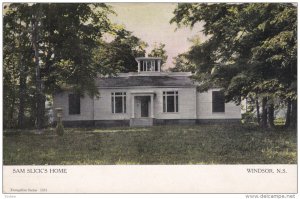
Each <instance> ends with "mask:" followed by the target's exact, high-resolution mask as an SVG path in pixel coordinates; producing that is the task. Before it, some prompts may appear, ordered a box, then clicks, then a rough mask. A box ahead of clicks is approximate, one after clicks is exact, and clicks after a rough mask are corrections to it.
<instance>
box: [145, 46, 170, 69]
mask: <svg viewBox="0 0 300 199" xmlns="http://www.w3.org/2000/svg"><path fill="white" fill-rule="evenodd" d="M165 47H166V45H165V44H163V43H159V44H157V43H155V44H154V47H153V49H152V50H151V51H150V53H149V54H148V57H161V58H162V63H161V65H162V66H163V65H164V64H165V63H166V61H167V59H168V55H167V51H166V50H165Z"/></svg>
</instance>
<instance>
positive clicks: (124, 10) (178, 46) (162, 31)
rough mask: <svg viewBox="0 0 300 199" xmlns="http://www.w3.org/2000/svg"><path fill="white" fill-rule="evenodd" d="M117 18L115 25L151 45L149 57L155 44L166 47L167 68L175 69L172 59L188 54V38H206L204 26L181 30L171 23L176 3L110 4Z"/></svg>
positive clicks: (189, 43) (111, 17) (114, 19)
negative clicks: (197, 36) (203, 32)
mask: <svg viewBox="0 0 300 199" xmlns="http://www.w3.org/2000/svg"><path fill="white" fill-rule="evenodd" d="M109 5H111V6H112V7H113V10H114V11H115V12H116V13H117V16H110V19H111V20H112V22H114V23H118V24H121V25H124V26H125V28H126V29H127V30H129V31H132V32H133V35H135V36H137V37H139V38H140V39H142V40H143V41H145V42H147V43H148V44H149V47H148V48H147V49H146V50H147V53H149V52H150V51H151V49H152V48H153V45H154V43H155V42H156V43H164V44H165V45H166V47H165V50H166V51H167V55H168V60H167V63H166V66H165V67H166V68H169V67H173V65H174V64H173V57H176V56H177V55H178V54H180V53H184V52H186V51H187V50H188V49H189V47H190V46H191V42H189V41H188V38H192V37H193V36H195V35H199V36H200V39H201V41H203V40H205V36H204V35H203V34H202V33H201V32H200V31H201V29H202V25H201V24H200V23H199V24H196V25H195V27H194V28H193V29H190V28H189V27H182V28H180V29H177V30H176V28H177V25H176V24H170V23H169V21H170V20H171V18H172V17H173V16H174V15H173V11H174V9H175V8H176V3H109Z"/></svg>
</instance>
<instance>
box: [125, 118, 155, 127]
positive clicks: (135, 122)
mask: <svg viewBox="0 0 300 199" xmlns="http://www.w3.org/2000/svg"><path fill="white" fill-rule="evenodd" d="M130 126H153V118H131V119H130Z"/></svg>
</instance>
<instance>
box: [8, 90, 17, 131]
mask: <svg viewBox="0 0 300 199" xmlns="http://www.w3.org/2000/svg"><path fill="white" fill-rule="evenodd" d="M15 103H16V97H15V94H14V95H13V97H12V104H11V106H10V111H9V116H8V117H9V119H8V121H9V122H8V124H7V126H8V128H12V127H15V126H14V125H13V121H14V112H15Z"/></svg>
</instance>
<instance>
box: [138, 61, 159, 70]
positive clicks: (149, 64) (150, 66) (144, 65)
mask: <svg viewBox="0 0 300 199" xmlns="http://www.w3.org/2000/svg"><path fill="white" fill-rule="evenodd" d="M140 63H141V71H158V67H157V66H156V63H157V62H156V60H145V61H141V62H140Z"/></svg>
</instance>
